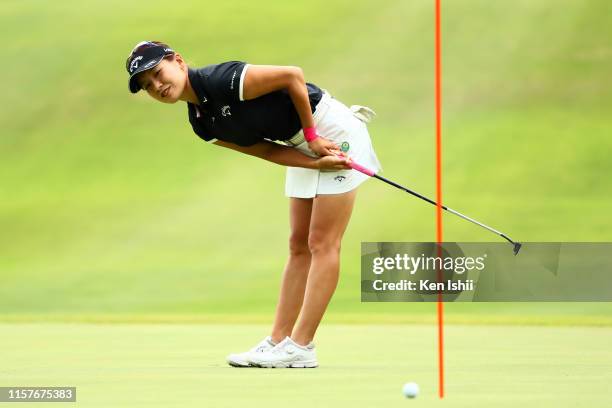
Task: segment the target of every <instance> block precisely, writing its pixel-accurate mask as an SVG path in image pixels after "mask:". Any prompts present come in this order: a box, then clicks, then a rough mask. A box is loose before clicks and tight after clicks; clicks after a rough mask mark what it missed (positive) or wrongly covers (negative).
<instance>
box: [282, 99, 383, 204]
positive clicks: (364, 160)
mask: <svg viewBox="0 0 612 408" xmlns="http://www.w3.org/2000/svg"><path fill="white" fill-rule="evenodd" d="M374 115H375V113H374V112H373V111H372V110H371V109H369V108H367V107H364V106H359V105H353V106H351V107H350V108H348V107H347V106H345V105H344V104H343V103H342V102H340V101H338V100H336V99H334V98H333V97H332V96H331V95H330V94H329V93H328V92H327V91H325V93H324V94H323V97H322V98H321V101H319V103H318V104H317V107H316V109H315V113H314V114H313V119H314V122H315V129H316V130H317V134H318V135H319V136H322V137H324V138H326V139H329V140H331V141H333V142H335V143H336V144H337V145H338V146H339V147H340V148H341V150H342V151H343V152H345V153H346V154H347V155H348V156H349V157H351V158H352V159H353V161H355V162H356V163H358V164H360V165H362V166H364V167H366V168H368V169H370V170H372V171H374V172H375V173H379V172H380V171H381V170H382V167H381V165H380V162H379V161H378V158H377V157H376V153H375V152H374V148H373V146H372V141H371V140H370V135H369V133H368V128H367V126H366V123H368V122H369V121H370V120H371V118H372V117H374ZM286 143H287V144H288V145H290V146H293V147H294V148H295V149H298V150H300V151H301V152H302V153H304V154H306V155H308V156H311V157H318V156H317V155H316V154H315V153H314V152H313V151H312V150H310V148H309V147H308V143H307V142H306V140H305V139H304V133H303V132H302V130H300V131H299V132H298V133H297V134H296V135H295V136H293V137H292V138H291V139H290V140H288V141H286ZM368 178H369V176H367V175H365V174H363V173H361V172H358V171H357V170H351V169H348V170H315V169H305V168H303V167H287V178H286V181H285V195H286V196H287V197H298V198H313V197H315V196H317V195H318V194H341V193H346V192H347V191H351V190H353V189H355V188H357V186H359V185H360V184H361V183H363V182H364V181H365V180H367V179H368Z"/></svg>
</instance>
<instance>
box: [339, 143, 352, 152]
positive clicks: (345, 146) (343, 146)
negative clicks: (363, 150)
mask: <svg viewBox="0 0 612 408" xmlns="http://www.w3.org/2000/svg"><path fill="white" fill-rule="evenodd" d="M350 147H351V145H349V143H348V142H342V144H341V145H340V150H342V151H343V152H344V153H346V152H348V151H349V149H350Z"/></svg>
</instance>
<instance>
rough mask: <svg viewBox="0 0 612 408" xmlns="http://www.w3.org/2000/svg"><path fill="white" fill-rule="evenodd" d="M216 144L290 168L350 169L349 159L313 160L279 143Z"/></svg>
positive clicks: (329, 158)
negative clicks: (249, 144) (248, 144)
mask: <svg viewBox="0 0 612 408" xmlns="http://www.w3.org/2000/svg"><path fill="white" fill-rule="evenodd" d="M214 144H216V145H218V146H222V147H225V148H228V149H232V150H236V151H238V152H241V153H244V154H248V155H250V156H255V157H259V158H261V159H264V160H267V161H269V162H272V163H276V164H280V165H282V166H289V167H304V168H306V169H328V170H342V169H349V168H350V167H349V166H348V161H347V160H348V159H347V158H345V157H337V156H325V157H324V158H318V159H315V158H312V157H310V156H306V155H305V154H303V153H302V152H300V151H299V150H297V149H294V148H291V147H288V146H281V145H279V144H277V143H272V142H268V141H262V142H258V143H255V144H254V145H252V146H239V145H237V144H234V143H229V142H224V141H222V140H217V141H215V142H214Z"/></svg>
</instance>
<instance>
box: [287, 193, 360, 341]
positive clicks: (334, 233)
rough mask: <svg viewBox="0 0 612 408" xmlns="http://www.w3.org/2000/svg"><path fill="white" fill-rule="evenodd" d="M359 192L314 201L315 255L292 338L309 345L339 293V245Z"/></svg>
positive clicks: (312, 230)
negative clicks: (328, 306)
mask: <svg viewBox="0 0 612 408" xmlns="http://www.w3.org/2000/svg"><path fill="white" fill-rule="evenodd" d="M356 195H357V189H355V190H352V191H349V192H347V193H344V194H329V195H319V196H317V197H316V198H315V199H314V203H313V206H312V216H311V220H310V233H309V238H308V247H309V248H310V253H311V254H312V259H311V262H310V271H309V272H308V282H307V283H306V293H305V294H304V302H303V305H302V312H301V315H300V320H299V322H298V324H297V326H296V327H295V328H294V330H293V333H292V335H291V338H292V339H293V340H294V341H295V342H296V343H297V344H301V345H306V344H308V343H310V342H311V341H312V339H313V338H314V335H315V332H316V331H317V327H319V323H320V322H321V319H322V318H323V314H324V313H325V309H326V308H327V305H328V304H329V301H330V299H331V297H332V295H333V294H334V291H335V290H336V285H337V284H338V274H339V271H340V244H341V241H342V236H343V235H344V231H345V230H346V227H347V225H348V222H349V220H350V218H351V213H352V211H353V204H354V202H355V197H356Z"/></svg>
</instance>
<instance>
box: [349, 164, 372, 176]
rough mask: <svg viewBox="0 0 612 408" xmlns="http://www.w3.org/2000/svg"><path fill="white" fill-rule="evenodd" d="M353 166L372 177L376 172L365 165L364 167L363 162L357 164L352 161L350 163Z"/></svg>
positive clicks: (354, 168)
mask: <svg viewBox="0 0 612 408" xmlns="http://www.w3.org/2000/svg"><path fill="white" fill-rule="evenodd" d="M350 166H351V168H352V169H353V170H357V171H359V172H361V173H363V174H367V175H368V176H370V177H372V176H373V175H374V172H373V171H372V170H369V169H366V168H365V167H363V166H362V165H361V164H357V163H355V162H352V163H351V164H350Z"/></svg>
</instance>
